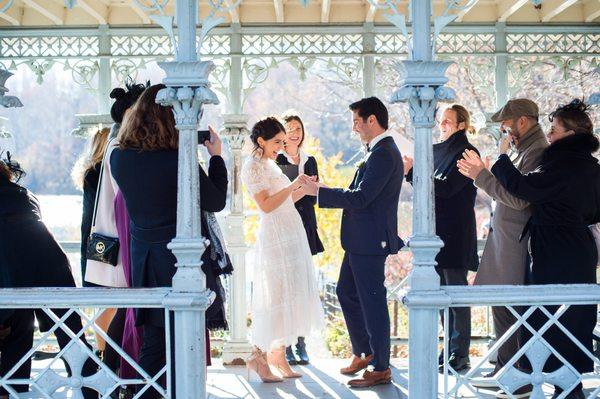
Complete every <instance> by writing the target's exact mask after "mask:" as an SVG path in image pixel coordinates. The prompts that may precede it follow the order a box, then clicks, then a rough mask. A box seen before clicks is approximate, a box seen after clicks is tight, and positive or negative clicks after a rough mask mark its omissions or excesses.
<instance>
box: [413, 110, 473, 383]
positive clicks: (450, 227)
mask: <svg viewBox="0 0 600 399" xmlns="http://www.w3.org/2000/svg"><path fill="white" fill-rule="evenodd" d="M440 131H441V132H442V140H443V141H442V142H440V143H437V144H434V145H433V164H434V168H435V170H434V180H433V181H434V191H435V231H436V234H437V235H438V236H439V237H440V239H441V240H442V241H443V242H444V246H443V247H442V248H441V249H440V252H439V253H438V254H437V256H436V258H435V260H436V262H437V266H436V268H435V270H436V271H437V273H438V275H439V276H440V283H441V284H442V285H468V282H467V275H468V272H469V270H471V271H476V270H477V266H478V265H479V258H478V256H477V223H476V221H475V197H476V196H477V188H475V185H474V184H473V181H472V180H471V179H469V178H468V177H466V176H463V175H462V174H460V172H459V171H458V167H457V165H456V162H457V161H458V159H460V158H461V157H462V153H463V152H464V151H465V150H470V151H475V152H476V153H477V149H476V148H475V147H474V146H473V145H472V144H471V143H470V142H469V139H468V137H467V132H471V133H472V132H473V131H474V129H473V127H472V126H471V116H470V114H469V111H467V109H466V108H465V107H463V106H462V105H459V104H453V105H451V106H450V107H448V108H447V109H446V110H444V112H443V113H442V118H441V121H440ZM404 161H405V165H404V171H405V173H406V174H407V175H406V181H408V182H409V183H411V184H412V173H413V170H412V159H410V158H408V157H405V158H404ZM442 317H443V313H442ZM448 330H449V331H446V334H447V335H448V337H449V345H448V346H449V353H448V364H449V365H450V367H452V368H453V369H454V370H456V371H460V370H463V369H466V368H468V367H469V366H470V361H469V346H470V344H471V309H470V308H465V307H463V308H459V307H454V308H450V311H449V320H448ZM443 360H444V356H443V353H442V354H440V356H439V364H440V368H442V367H443Z"/></svg>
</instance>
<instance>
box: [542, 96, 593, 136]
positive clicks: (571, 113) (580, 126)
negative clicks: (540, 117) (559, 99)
mask: <svg viewBox="0 0 600 399" xmlns="http://www.w3.org/2000/svg"><path fill="white" fill-rule="evenodd" d="M548 119H549V120H550V122H552V121H553V120H554V119H558V120H559V122H560V124H561V125H562V126H564V128H565V129H566V130H567V131H568V130H572V131H574V132H575V134H582V133H583V134H593V133H594V124H593V123H592V119H591V118H590V114H589V112H588V106H587V105H586V104H585V103H584V102H583V101H581V100H580V99H577V98H576V99H575V100H573V101H571V102H570V103H569V104H565V105H561V106H559V107H558V108H556V110H555V111H554V112H552V113H551V114H550V115H549V116H548Z"/></svg>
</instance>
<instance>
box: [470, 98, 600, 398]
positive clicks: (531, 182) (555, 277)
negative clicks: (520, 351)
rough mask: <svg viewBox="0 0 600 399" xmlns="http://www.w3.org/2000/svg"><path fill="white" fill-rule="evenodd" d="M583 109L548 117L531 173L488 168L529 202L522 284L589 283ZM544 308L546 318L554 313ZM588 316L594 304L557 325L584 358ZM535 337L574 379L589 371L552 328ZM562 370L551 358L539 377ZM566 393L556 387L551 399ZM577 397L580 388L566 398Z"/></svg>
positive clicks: (592, 210)
mask: <svg viewBox="0 0 600 399" xmlns="http://www.w3.org/2000/svg"><path fill="white" fill-rule="evenodd" d="M586 110H587V108H586V106H585V105H584V104H583V103H582V102H581V101H579V100H574V101H573V102H571V103H570V104H568V105H565V106H562V107H559V108H558V109H557V110H556V111H554V112H553V113H552V114H550V121H551V122H552V127H551V129H550V132H549V133H548V141H549V142H550V146H549V147H548V148H547V149H546V150H545V152H544V154H543V156H542V162H541V164H540V166H539V167H538V168H537V169H536V170H535V171H533V172H531V173H529V174H527V175H521V173H520V172H519V171H518V170H517V169H516V168H515V167H514V166H513V164H512V163H511V162H510V160H509V158H508V156H507V155H501V156H500V157H499V158H498V161H497V162H496V164H495V165H494V166H493V167H492V173H494V175H495V176H496V177H497V178H498V180H499V181H500V182H501V183H502V185H503V186H504V187H506V189H507V190H508V191H510V192H511V193H512V194H513V195H515V196H517V197H519V198H522V199H524V200H526V201H529V202H530V203H531V204H532V216H531V219H530V220H529V223H528V225H527V226H526V228H528V229H529V231H530V232H531V236H530V252H531V258H532V263H531V280H530V281H529V282H528V284H595V283H596V266H597V264H598V253H597V249H596V244H595V242H594V238H593V236H592V233H591V232H590V229H589V227H588V226H590V225H591V224H595V223H598V222H600V165H599V164H598V160H597V159H596V158H594V156H593V155H592V154H593V153H595V152H596V151H598V148H599V142H598V139H597V138H596V137H595V136H594V134H593V131H594V129H593V125H592V121H591V119H590V117H589V115H588V113H587V112H586ZM467 167H468V166H467ZM546 309H547V310H548V311H550V313H552V314H554V313H556V311H557V310H558V307H557V306H546ZM596 316H597V307H596V305H583V306H582V305H571V306H570V308H569V309H568V310H567V311H566V312H565V313H564V314H563V315H562V316H561V317H560V318H559V321H560V322H561V323H562V325H563V326H565V327H566V328H567V329H568V330H569V331H570V332H571V334H573V336H574V337H575V338H577V339H578V340H579V342H581V344H582V345H583V346H584V347H585V348H586V349H587V350H589V351H590V352H591V351H592V333H593V330H594V326H595V325H596ZM546 321H547V318H546V316H545V315H543V314H542V312H541V311H539V310H538V311H536V312H535V313H534V314H533V315H532V316H530V318H529V319H528V322H530V323H531V325H532V326H533V327H534V328H536V329H539V328H541V326H542V325H543V324H544V323H545V322H546ZM530 337H531V335H530V334H529V336H528V337H527V339H529V338H530ZM543 338H544V339H545V340H546V341H547V342H548V343H549V344H550V345H551V346H552V347H553V348H554V349H555V350H556V351H557V352H558V353H560V355H561V356H562V357H564V358H565V360H566V361H568V362H569V363H570V364H571V365H572V366H573V367H575V369H576V370H577V371H579V372H580V373H586V372H590V371H593V367H594V363H593V360H592V359H590V358H589V357H588V356H587V355H586V354H585V353H584V352H583V351H582V350H581V349H579V347H578V346H577V345H576V344H575V343H573V342H572V341H571V339H570V338H569V337H568V336H567V335H566V334H564V332H562V331H561V330H560V329H559V328H558V327H556V326H552V327H551V328H550V329H549V330H548V331H547V332H546V333H544V334H543ZM562 365H563V363H562V362H561V361H560V360H559V359H558V358H557V357H556V356H551V357H550V358H549V359H548V360H547V361H546V363H545V367H544V371H547V372H550V371H553V370H556V369H558V368H560V367H561V366H562ZM567 388H569V387H559V386H556V390H555V396H558V394H560V393H561V392H562V389H567ZM583 397H584V394H583V391H582V386H581V384H579V386H577V387H575V389H574V390H573V391H571V393H570V394H569V395H568V396H567V398H583Z"/></svg>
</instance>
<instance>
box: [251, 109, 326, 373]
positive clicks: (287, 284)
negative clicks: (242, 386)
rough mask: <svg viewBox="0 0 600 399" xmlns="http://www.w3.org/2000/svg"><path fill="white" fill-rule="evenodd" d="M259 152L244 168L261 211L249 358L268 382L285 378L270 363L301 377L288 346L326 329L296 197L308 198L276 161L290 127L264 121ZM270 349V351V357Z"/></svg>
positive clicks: (257, 135)
mask: <svg viewBox="0 0 600 399" xmlns="http://www.w3.org/2000/svg"><path fill="white" fill-rule="evenodd" d="M250 138H251V140H252V143H253V144H254V152H253V154H252V156H251V157H249V159H248V160H247V161H246V162H245V164H244V166H243V167H242V180H243V182H244V184H245V185H246V188H247V190H248V191H249V192H250V194H251V195H252V197H253V198H254V201H255V202H256V204H257V205H258V208H259V211H260V226H259V230H258V235H257V240H256V247H255V251H254V252H255V259H254V276H253V280H252V281H253V292H252V342H253V344H254V345H255V347H256V348H255V352H254V353H253V355H252V356H251V357H250V359H248V361H247V365H248V368H249V369H252V370H254V371H255V372H257V373H258V374H259V376H260V378H261V379H262V380H263V381H264V382H276V381H281V378H279V377H276V376H275V375H273V374H272V373H271V369H270V368H269V365H268V364H267V362H268V363H269V364H270V365H271V366H273V367H274V368H275V369H277V370H278V371H279V372H280V373H281V374H282V375H283V377H285V378H293V377H300V374H298V373H295V372H293V371H292V369H291V368H290V366H289V364H288V363H287V361H286V358H285V347H286V346H288V345H291V344H292V343H294V342H295V340H296V337H298V336H309V335H310V334H311V333H314V332H316V331H318V330H321V329H323V327H324V319H325V316H324V313H323V308H322V305H321V301H320V299H319V290H318V287H317V279H316V276H315V271H314V266H313V262H312V255H311V252H310V248H309V245H308V240H307V238H306V232H305V231H304V227H303V225H302V219H301V218H300V215H299V214H298V211H296V208H295V207H294V201H297V200H299V199H300V198H302V197H303V196H304V191H303V189H302V186H301V184H300V182H299V178H296V179H295V180H294V181H293V182H290V180H289V179H288V178H287V177H286V176H285V175H284V174H283V173H282V172H281V169H280V168H279V167H277V165H276V164H275V162H274V160H275V159H276V158H277V155H278V154H279V152H280V151H282V150H283V144H284V139H285V129H284V127H283V125H282V124H281V123H280V122H279V121H278V120H277V119H276V118H273V117H268V118H265V119H262V120H260V121H258V122H257V123H256V124H255V125H254V127H253V128H252V133H251V136H250ZM263 350H264V351H270V352H269V354H268V355H265V353H264V352H263Z"/></svg>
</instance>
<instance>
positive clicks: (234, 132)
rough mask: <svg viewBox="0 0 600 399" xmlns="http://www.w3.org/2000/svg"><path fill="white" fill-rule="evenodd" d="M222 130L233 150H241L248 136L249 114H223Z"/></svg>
mask: <svg viewBox="0 0 600 399" xmlns="http://www.w3.org/2000/svg"><path fill="white" fill-rule="evenodd" d="M221 132H222V134H223V136H224V137H225V138H226V139H227V142H228V143H229V146H230V147H231V149H232V150H233V151H241V150H242V148H243V146H244V140H245V139H246V137H247V136H248V115H244V114H240V115H235V114H229V115H223V129H222V130H221Z"/></svg>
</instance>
